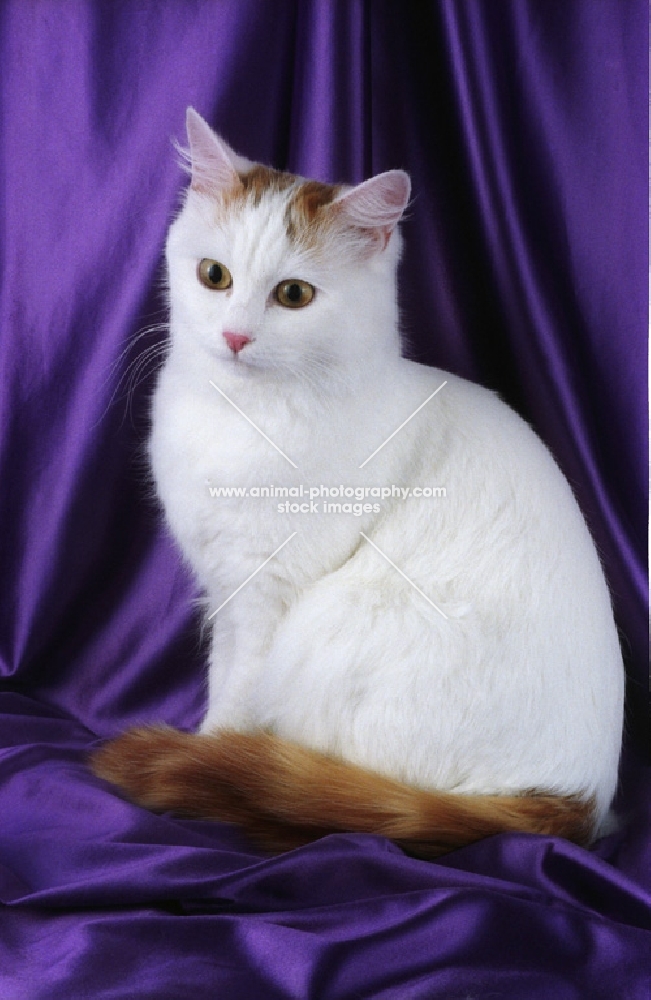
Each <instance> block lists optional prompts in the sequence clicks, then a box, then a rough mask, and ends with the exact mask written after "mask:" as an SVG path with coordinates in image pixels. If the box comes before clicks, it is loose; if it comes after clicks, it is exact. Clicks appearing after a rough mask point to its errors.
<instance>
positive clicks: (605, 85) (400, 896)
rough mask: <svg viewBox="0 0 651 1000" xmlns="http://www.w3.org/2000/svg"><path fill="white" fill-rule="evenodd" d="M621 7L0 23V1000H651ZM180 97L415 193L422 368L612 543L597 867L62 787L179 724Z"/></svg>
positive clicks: (632, 16) (333, 176) (629, 51)
mask: <svg viewBox="0 0 651 1000" xmlns="http://www.w3.org/2000/svg"><path fill="white" fill-rule="evenodd" d="M647 18H648V13H647V5H646V3H645V2H643V0H572V2H571V3H568V2H567V0H545V2H541V0H517V2H516V0H512V2H510V3H507V2H505V0H503V2H501V3H497V2H492V3H490V2H487V0H438V2H436V0H420V2H416V0H414V2H411V3H410V2H404V3H396V2H389V0H386V2H385V0H368V2H366V3H364V2H359V0H347V2H345V3H344V2H327V0H321V2H319V0H274V2H273V3H271V2H267V3H265V2H262V0H257V2H254V0H213V2H189V0H187V2H183V0H178V2H171V0H162V2H157V0H146V2H135V0H134V2H128V3H119V2H113V0H106V2H90V0H88V2H86V0H4V2H3V3H1V4H0V67H1V73H2V89H1V93H0V102H1V121H2V136H1V143H0V185H1V188H2V203H3V206H4V217H3V219H2V221H1V223H0V225H1V226H2V231H1V235H0V255H1V257H0V283H1V284H0V363H1V370H2V378H1V382H0V525H1V530H0V574H1V579H2V585H3V589H2V601H1V602H0V677H1V679H0V716H1V719H2V722H1V725H0V744H1V746H2V750H1V751H0V754H1V756H0V899H1V900H2V903H3V906H2V909H1V910H0V997H2V1000H5V998H6V1000H76V998H78V997H79V998H81V997H89V998H90V997H92V998H98V997H101V998H111V1000H115V998H125V1000H126V998H129V1000H133V998H138V1000H141V998H145V997H147V998H152V1000H153V998H156V1000H161V998H170V1000H183V998H186V997H188V998H192V1000H203V998H206V1000H208V998H211V1000H212V998H214V997H218V996H228V997H264V998H265V1000H266V998H270V1000H273V998H276V997H278V998H297V1000H302V998H307V997H315V998H319V1000H331V998H332V1000H334V998H337V1000H343V998H351V1000H352V998H361V997H373V998H396V1000H410V998H423V1000H425V998H427V1000H433V998H439V997H440V998H446V1000H451V998H467V997H473V998H474V997H476V996H482V997H484V996H491V997H509V998H511V1000H513V998H516V1000H517V998H540V1000H550V998H552V997H553V998H554V1000H565V998H567V1000H569V998H575V997H590V998H598V997H604V998H608V1000H612V998H613V997H620V996H621V997H625V998H626V1000H643V998H644V1000H647V998H648V997H649V995H651V933H650V931H651V831H650V825H651V824H650V816H649V814H650V811H651V810H650V808H649V794H650V792H651V780H650V778H649V772H648V768H647V767H646V765H645V764H644V744H645V737H646V727H647V725H648V720H647V715H646V697H645V693H646V672H647V653H648V643H647V634H648V633H647V608H648V603H647V592H646V572H645V569H646V525H647V520H646V487H647V481H648V479H647V463H646V456H647V442H646V435H647V427H648V423H647V412H646V399H647V394H646V393H647V390H646V356H647V346H646V328H647V273H648V272H647V215H648V212H647V133H648V126H647V50H648V46H647V40H648V28H647ZM188 104H192V105H194V106H195V107H196V108H197V109H198V110H199V111H200V112H201V113H202V114H204V115H205V116H206V117H207V118H208V119H209V120H210V121H211V122H212V124H213V125H215V127H217V128H218V129H219V130H220V131H221V132H222V133H223V134H224V136H225V137H226V138H227V139H228V140H229V141H230V142H231V144H232V145H233V146H234V147H235V148H236V149H238V150H239V151H240V152H242V153H243V154H245V155H247V156H249V157H252V158H254V159H260V160H262V161H264V162H270V163H273V164H274V165H276V166H278V167H281V168H282V167H287V168H289V169H291V170H294V171H296V172H299V173H302V174H305V175H308V176H315V177H318V178H321V179H324V180H345V181H357V180H361V179H363V178H364V177H366V176H368V175H369V174H371V173H373V172H377V171H380V170H383V169H387V168H389V167H398V166H400V167H404V168H406V169H408V170H409V171H410V173H411V175H412V179H413V182H414V191H415V199H414V203H413V206H412V209H411V211H410V218H409V219H408V220H407V222H406V223H405V225H404V228H403V231H404V235H405V239H406V244H407V246H406V253H405V258H404V264H403V267H402V286H401V288H402V291H401V303H402V308H403V315H404V327H405V331H406V333H407V335H408V338H409V341H410V348H409V349H410V353H411V355H412V356H413V357H415V358H417V359H418V360H421V361H425V362H428V363H434V364H437V365H440V366H441V367H443V368H447V369H449V370H452V371H455V372H457V373H459V374H462V375H465V376H467V377H469V378H472V379H474V380H476V381H479V382H482V383H484V384H487V385H490V386H491V387H493V388H495V389H497V390H498V391H499V392H500V393H501V394H502V395H503V396H504V398H506V399H507V400H508V401H509V402H510V403H511V404H512V405H514V406H515V407H516V408H517V409H518V410H519V411H520V412H521V413H522V414H523V415H524V416H525V417H526V418H527V419H528V420H529V421H530V422H531V423H532V424H533V425H534V426H535V427H536V429H537V430H538V431H539V433H540V434H541V435H542V437H543V438H544V439H545V440H546V441H547V443H548V444H549V446H550V447H551V448H552V450H553V451H554V453H555V454H556V456H557V458H558V460H559V462H560V463H561V465H562V467H563V469H564V470H565V473H566V475H567V476H568V477H569V479H570V481H571V483H572V485H573V487H574V489H575V491H576V493H577V496H578V497H579V500H580V502H581V505H582V507H583V510H584V513H585V515H586V517H587V519H588V522H589V524H590V526H591V528H592V531H593V533H594V535H595V538H596V540H597V542H598V545H599V549H600V552H601V554H602V557H603V560H604V564H605V567H606V570H607V574H608V578H609V582H610V585H611V588H612V593H613V600H614V604H615V608H616V613H617V619H618V623H619V626H620V629H621V634H622V644H623V648H624V651H625V655H626V658H627V666H628V671H629V678H630V684H629V708H628V725H627V730H628V737H627V751H626V756H625V765H624V768H623V786H622V792H621V796H620V801H621V803H622V805H623V807H624V809H625V810H626V814H627V816H628V822H627V823H626V825H625V826H624V828H623V829H622V830H620V831H619V832H618V833H617V834H614V835H613V836H611V837H610V838H608V839H606V840H604V841H602V842H601V843H600V844H598V845H597V846H596V848H595V849H593V850H592V851H584V850H581V849H579V848H576V847H573V846H571V845H568V844H566V843H564V842H562V841H555V840H553V839H551V838H538V837H526V836H504V837H496V838H493V839H491V840H487V841H485V842H483V843H480V844H477V845H474V846H473V847H470V848H467V849H465V850H462V851H458V852H455V853H453V854H451V855H449V856H448V857H447V858H445V859H443V860H442V861H441V862H440V863H438V864H428V863H425V862H419V861H413V860H409V859H407V858H405V857H404V856H403V855H402V854H401V852H400V851H399V850H397V848H395V847H393V846H392V845H391V844H389V843H388V842H386V841H384V840H381V839H379V838H372V837H362V836H337V837H330V838H326V839H324V840H322V841H320V842H318V843H316V844H314V845H312V846H310V847H307V848H305V849H302V850H299V851H296V852H293V853H291V854H288V855H286V856H284V857H282V858H279V859H275V860H267V859H264V858H261V857H260V855H258V854H256V853H255V852H254V851H253V850H252V848H251V847H250V845H248V844H247V842H246V841H245V840H244V838H243V837H242V835H241V834H239V832H238V831H236V830H234V829H232V828H229V827H227V826H222V825H219V824H209V823H197V822H189V821H183V822H182V821H179V820H176V819H174V818H173V817H170V816H163V817H156V816H153V815H151V814H149V813H147V812H144V811H143V810H140V809H137V808H135V807H133V806H130V805H128V804H126V803H124V802H122V801H121V800H120V799H119V798H117V797H116V796H114V795H113V794H112V792H111V791H110V789H109V788H108V787H107V786H105V785H103V784H102V783H101V782H99V781H97V780H95V779H94V778H93V777H92V776H91V775H90V773H89V772H88V770H87V769H86V766H85V764H84V754H85V751H86V750H87V749H88V748H89V747H90V746H91V745H92V744H93V743H94V741H95V740H96V739H97V738H99V737H103V736H106V735H109V734H112V733H115V732H117V731H119V730H121V729H122V728H124V727H125V726H126V725H128V724H129V723H133V722H135V721H138V720H161V719H162V720H165V721H167V722H169V723H172V724H175V725H179V726H182V727H186V728H187V727H192V726H194V725H195V724H196V722H197V720H198V718H199V716H200V713H201V710H202V703H203V702H202V699H203V686H202V685H203V674H204V671H203V656H204V651H203V650H202V648H201V645H200V640H199V631H198V620H197V618H196V613H195V611H194V610H193V606H192V603H191V601H192V597H193V594H194V591H193V586H192V583H191V582H190V580H189V578H188V576H187V573H186V571H185V570H184V569H183V568H182V566H181V565H180V562H179V558H178V556H177V554H176V552H175V550H174V547H173V544H172V543H171V542H170V540H169V539H168V538H166V537H165V535H164V533H163V531H162V529H161V525H160V521H159V516H158V512H157V510H156V507H155V504H154V503H153V501H152V500H151V496H150V489H149V486H148V482H147V475H146V468H145V464H144V461H143V442H144V440H145V438H146V433H147V399H148V396H149V394H150V392H151V388H152V381H153V371H154V368H155V366H154V364H153V360H152V362H151V363H149V364H145V366H144V367H143V368H138V367H137V366H136V367H131V368H129V366H130V365H133V364H134V363H136V362H137V359H138V358H139V356H140V351H141V350H142V349H143V348H146V347H152V348H153V347H154V346H155V345H156V344H160V343H161V341H162V338H163V336H164V335H163V333H162V332H161V330H160V329H158V330H156V329H154V330H151V331H150V332H147V333H145V334H144V335H143V336H142V337H141V338H140V340H138V341H137V342H135V343H134V337H135V335H136V334H137V333H138V332H139V331H142V330H144V329H145V328H147V327H151V326H154V325H156V324H160V323H161V322H162V321H163V320H164V311H163V306H162V297H161V295H160V291H159V285H160V276H161V249H162V244H163V240H164V237H165V232H166V228H167V226H168V224H169V222H170V220H171V218H172V216H173V214H174V212H175V210H176V208H177V206H178V198H179V191H180V190H181V187H182V185H183V183H184V178H183V176H182V174H181V172H180V170H179V168H178V165H177V163H176V159H175V156H174V153H173V150H172V147H171V143H170V140H171V139H172V138H177V139H180V140H183V139H184V133H183V122H184V112H185V108H186V106H187V105H188Z"/></svg>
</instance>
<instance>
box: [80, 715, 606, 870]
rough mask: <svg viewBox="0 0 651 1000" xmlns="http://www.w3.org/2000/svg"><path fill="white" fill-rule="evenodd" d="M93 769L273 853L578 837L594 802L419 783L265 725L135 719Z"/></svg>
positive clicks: (158, 804)
mask: <svg viewBox="0 0 651 1000" xmlns="http://www.w3.org/2000/svg"><path fill="white" fill-rule="evenodd" d="M91 767H92V769H93V771H94V772H95V774H97V775H98V776H99V777H101V778H105V779H106V780H108V781H111V782H113V783H114V784H116V785H118V786H119V787H120V788H121V789H122V790H123V792H124V793H125V794H126V795H127V796H128V797H129V798H130V799H131V800H133V801H134V802H137V803H139V804H140V805H143V806H146V807H147V808H149V809H154V810H157V811H166V810H171V811H173V812H177V813H180V814H182V815H185V816H193V817H200V818H203V819H221V820H225V821H227V822H234V823H238V824H240V825H241V826H243V827H244V828H245V829H246V831H247V833H248V834H249V835H250V836H251V838H252V839H253V840H254V841H256V842H257V843H258V844H259V845H260V846H261V847H263V848H264V849H265V850H268V851H270V852H272V853H277V852H280V851H286V850H289V849H291V848H293V847H298V846H299V845H301V844H305V843H308V842H309V841H312V840H315V839H316V838H318V837H322V836H325V835H326V834H328V833H338V832H352V833H372V834H379V835H382V836H386V837H389V838H391V839H392V840H394V841H396V842H397V843H399V844H400V845H401V846H402V847H403V848H404V849H405V850H406V851H407V852H408V853H409V854H413V855H415V856H418V857H422V858H434V857H437V856H438V855H439V854H443V853H445V852H446V851H450V850H452V849H453V848H456V847H461V846H463V845H464V844H469V843H472V842H473V841H475V840H480V839H481V838H483V837H488V836H491V835H492V834H496V833H504V832H508V831H522V832H528V833H539V834H546V835H555V836H560V837H565V838H567V839H568V840H572V841H574V842H575V843H579V844H586V843H588V842H589V841H590V839H591V837H592V833H593V826H594V803H593V801H592V800H589V799H588V800H586V799H584V798H581V797H579V796H576V797H575V796H565V795H554V794H547V793H545V792H525V793H523V794H519V795H462V794H453V793H446V792H435V791H422V790H421V789H418V788H414V787H412V786H410V785H405V784H401V783H400V782H398V781H393V780H392V779H390V778H385V777H383V776H382V775H380V774H376V773H374V772H372V771H367V770H365V769H363V768H361V767H357V766H355V765H352V764H347V763H346V762H345V761H341V760H337V759H334V758H332V757H329V756H326V755H325V754H322V753H318V752H315V751H313V750H307V749H305V748H304V747H302V746H299V745H298V744H296V743H291V742H289V741H287V740H283V739H280V738H278V737H277V736H273V735H271V734H270V733H267V732H261V731H259V732H255V733H238V732H233V731H231V730H219V731H217V732H216V733H214V734H212V735H207V736H196V735H191V734H187V733H182V732H179V731H178V730H175V729H169V728H164V727H148V728H140V729H132V730H130V731H128V732H126V733H124V734H123V735H122V736H120V737H118V738H117V739H115V740H112V741H110V742H108V743H106V744H104V746H102V747H101V748H100V749H99V750H97V751H95V752H94V754H93V755H92V758H91Z"/></svg>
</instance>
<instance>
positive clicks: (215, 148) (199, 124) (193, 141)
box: [186, 108, 240, 194]
mask: <svg viewBox="0 0 651 1000" xmlns="http://www.w3.org/2000/svg"><path fill="white" fill-rule="evenodd" d="M186 128H187V132H188V140H189V142H190V157H191V166H192V187H193V188H194V190H195V191H201V192H203V193H206V194H219V193H220V192H222V191H224V190H226V189H228V188H232V187H234V186H236V185H238V184H240V179H239V177H238V174H237V170H236V169H235V166H234V164H233V160H235V159H237V157H236V155H235V153H233V150H232V149H231V148H230V146H228V145H227V143H225V142H224V141H223V139H220V137H219V136H218V135H217V134H216V133H215V132H213V130H212V129H211V128H210V126H209V125H208V123H207V122H205V121H204V120H203V118H202V117H201V115H200V114H198V113H197V112H196V111H195V110H194V108H188V110H187V114H186Z"/></svg>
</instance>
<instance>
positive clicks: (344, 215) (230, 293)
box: [167, 109, 410, 382]
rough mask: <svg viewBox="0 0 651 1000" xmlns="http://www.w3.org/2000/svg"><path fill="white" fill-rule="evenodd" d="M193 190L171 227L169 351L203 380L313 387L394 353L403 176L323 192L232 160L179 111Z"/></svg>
mask: <svg viewBox="0 0 651 1000" xmlns="http://www.w3.org/2000/svg"><path fill="white" fill-rule="evenodd" d="M187 129H188V138H189V143H190V149H189V153H188V160H189V170H190V173H191V183H190V187H189V189H188V191H187V194H186V198H185V201H184V205H183V208H182V210H181V213H180V215H179V217H178V218H177V220H176V221H175V222H174V224H173V225H172V227H171V229H170V233H169V237H168V241H167V264H168V276H169V295H170V306H171V334H172V346H173V348H175V349H177V350H181V351H183V352H186V353H187V352H197V358H199V357H200V358H201V359H202V364H203V363H204V362H205V365H206V366H207V367H209V366H212V370H213V371H221V372H222V373H224V372H228V373H230V374H233V375H236V376H241V377H245V378H248V377H255V376H256V375H258V376H259V375H261V374H263V373H265V374H267V375H270V376H274V377H281V378H287V377H289V378H298V377H300V376H305V377H306V378H308V379H309V380H310V381H315V382H318V381H319V380H320V378H324V379H327V378H328V376H329V375H332V376H333V377H335V378H336V377H338V376H340V375H342V374H344V373H345V372H346V371H350V370H351V369H352V368H354V367H355V366H357V367H358V368H359V366H363V365H368V364H374V363H375V362H376V361H377V360H378V359H381V358H383V357H386V356H387V354H388V355H391V356H396V355H397V354H398V353H399V349H400V348H399V339H398V334H397V307H396V290H395V270H396V264H397V261H398V257H399V253H400V237H399V234H398V232H397V230H396V226H397V223H398V221H399V220H400V218H401V216H402V214H403V212H404V210H405V207H406V205H407V202H408V200H409V192H410V182H409V177H408V175H407V174H406V173H404V172H403V171H401V170H391V171H388V172H387V173H383V174H379V175H377V176H376V177H373V178H371V179H370V180H367V181H364V182H363V183H362V184H359V185H357V186H356V187H347V186H342V185H331V184H322V183H320V182H317V181H308V180H305V179H303V178H301V177H297V176H294V175H292V174H287V173H282V172H280V171H276V170H273V169H271V168H268V167H264V166H261V165H259V164H256V163H252V162H251V161H249V160H246V159H244V158H243V157H240V156H238V155H237V154H235V153H234V152H233V150H232V149H231V148H230V147H229V146H228V145H227V144H226V143H225V142H224V141H223V140H222V139H220V138H219V137H218V136H217V135H216V134H215V133H214V132H213V131H212V130H211V129H210V127H209V126H208V125H207V124H206V122H205V121H204V120H203V119H202V118H201V117H200V116H199V115H198V114H197V112H196V111H194V110H192V109H189V110H188V115H187Z"/></svg>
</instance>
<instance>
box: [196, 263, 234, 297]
mask: <svg viewBox="0 0 651 1000" xmlns="http://www.w3.org/2000/svg"><path fill="white" fill-rule="evenodd" d="M199 281H200V282H201V284H202V285H205V286H206V288H210V289H213V290H215V291H219V292H223V291H224V290H225V289H227V288H230V287H231V285H232V284H233V277H232V275H231V272H230V271H229V270H228V268H227V267H226V265H225V264H220V263H219V261H218V260H211V259H210V257H204V259H203V260H202V261H200V262H199Z"/></svg>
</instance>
